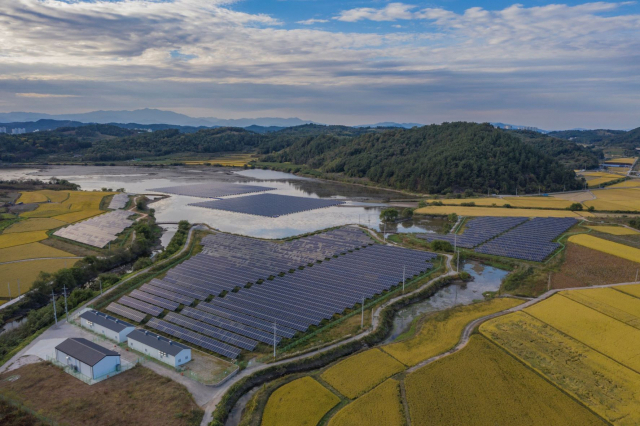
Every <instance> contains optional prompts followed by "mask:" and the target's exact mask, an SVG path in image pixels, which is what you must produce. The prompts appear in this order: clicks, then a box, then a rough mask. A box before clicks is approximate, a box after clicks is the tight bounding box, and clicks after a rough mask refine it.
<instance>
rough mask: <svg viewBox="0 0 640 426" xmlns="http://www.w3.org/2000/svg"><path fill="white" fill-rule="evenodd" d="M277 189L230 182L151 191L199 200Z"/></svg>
mask: <svg viewBox="0 0 640 426" xmlns="http://www.w3.org/2000/svg"><path fill="white" fill-rule="evenodd" d="M274 189H276V188H268V187H266V186H256V185H243V184H239V183H228V182H209V183H197V184H191V185H180V186H169V187H165V188H155V189H150V190H149V191H154V192H164V193H166V194H175V195H187V196H189V197H198V198H219V197H226V196H228V195H241V194H251V193H256V192H264V191H273V190H274Z"/></svg>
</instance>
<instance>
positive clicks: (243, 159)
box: [183, 154, 256, 167]
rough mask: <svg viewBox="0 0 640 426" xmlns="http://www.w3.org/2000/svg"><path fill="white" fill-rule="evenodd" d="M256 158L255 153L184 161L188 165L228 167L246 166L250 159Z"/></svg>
mask: <svg viewBox="0 0 640 426" xmlns="http://www.w3.org/2000/svg"><path fill="white" fill-rule="evenodd" d="M252 160H256V157H255V156H254V155H253V154H230V155H225V156H220V157H213V158H210V159H208V160H193V161H192V160H187V161H183V163H184V164H187V165H191V166H193V165H205V164H206V165H220V166H226V167H244V166H245V165H246V164H248V163H249V162H250V161H252Z"/></svg>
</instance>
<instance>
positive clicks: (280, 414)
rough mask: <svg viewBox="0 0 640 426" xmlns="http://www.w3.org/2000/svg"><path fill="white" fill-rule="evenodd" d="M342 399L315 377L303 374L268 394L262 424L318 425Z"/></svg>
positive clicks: (286, 425) (265, 425) (287, 425)
mask: <svg viewBox="0 0 640 426" xmlns="http://www.w3.org/2000/svg"><path fill="white" fill-rule="evenodd" d="M339 402H340V398H338V397H337V396H336V395H334V394H333V393H332V392H331V391H329V390H328V389H327V388H325V387H324V386H322V385H321V384H320V383H318V382H317V381H315V380H314V379H312V378H311V377H308V376H307V377H303V378H301V379H297V380H294V381H293V382H290V383H287V384H286V385H283V386H281V387H280V388H278V389H277V390H276V391H275V392H273V393H272V394H271V396H270V397H269V401H267V405H266V407H265V409H264V413H263V415H262V426H304V425H308V426H315V425H317V424H318V422H319V421H320V419H322V417H323V416H324V415H325V414H326V413H327V412H328V411H329V410H331V409H332V408H333V407H334V406H335V405H336V404H338V403H339Z"/></svg>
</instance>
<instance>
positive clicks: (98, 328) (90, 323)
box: [80, 310, 135, 343]
mask: <svg viewBox="0 0 640 426" xmlns="http://www.w3.org/2000/svg"><path fill="white" fill-rule="evenodd" d="M80 325H81V326H82V327H84V328H88V329H89V330H91V331H93V332H95V333H98V334H100V335H103V336H105V337H108V338H109V339H113V340H115V341H116V342H118V343H121V342H124V341H125V340H127V335H128V334H129V333H131V332H132V331H133V330H135V326H134V325H132V324H129V323H128V322H124V321H122V320H119V319H118V318H115V317H112V316H111V315H107V314H104V313H102V312H98V311H94V310H88V311H85V312H84V313H82V315H80Z"/></svg>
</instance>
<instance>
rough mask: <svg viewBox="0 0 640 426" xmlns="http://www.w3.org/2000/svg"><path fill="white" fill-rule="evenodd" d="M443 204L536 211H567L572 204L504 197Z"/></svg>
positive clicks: (568, 202) (551, 198)
mask: <svg viewBox="0 0 640 426" xmlns="http://www.w3.org/2000/svg"><path fill="white" fill-rule="evenodd" d="M439 201H442V203H443V204H446V205H454V206H457V205H460V204H462V203H475V204H476V205H477V206H487V207H488V206H493V205H494V204H495V205H496V206H498V207H502V206H504V205H505V204H509V205H511V206H512V207H528V208H536V209H566V208H567V207H569V206H570V205H571V204H572V203H571V202H570V201H567V200H563V199H560V198H555V197H503V198H497V197H494V198H461V199H443V200H439Z"/></svg>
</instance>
